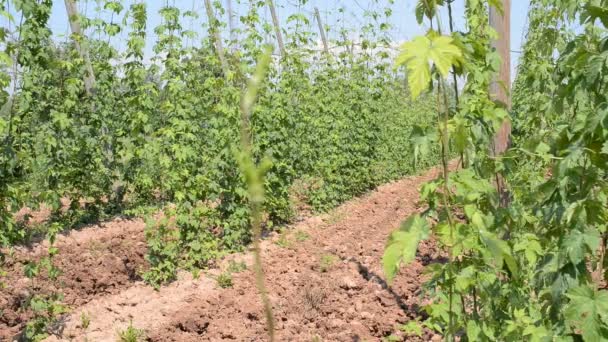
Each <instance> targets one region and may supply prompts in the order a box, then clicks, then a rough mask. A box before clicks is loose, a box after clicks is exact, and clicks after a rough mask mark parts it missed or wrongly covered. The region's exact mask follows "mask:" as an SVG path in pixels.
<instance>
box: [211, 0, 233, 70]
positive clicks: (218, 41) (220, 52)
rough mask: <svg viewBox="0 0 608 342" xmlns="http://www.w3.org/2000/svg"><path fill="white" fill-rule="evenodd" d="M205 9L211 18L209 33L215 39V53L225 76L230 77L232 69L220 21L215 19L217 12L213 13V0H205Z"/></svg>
mask: <svg viewBox="0 0 608 342" xmlns="http://www.w3.org/2000/svg"><path fill="white" fill-rule="evenodd" d="M205 10H206V11H207V18H208V19H209V35H211V39H212V40H213V45H214V46H215V53H217V58H218V59H219V60H220V64H221V66H222V72H223V73H224V77H228V72H229V70H230V69H229V68H228V62H226V56H225V55H224V45H223V44H222V36H221V34H220V30H219V29H218V27H217V25H218V22H217V19H215V14H214V13H213V7H212V6H211V0H205Z"/></svg>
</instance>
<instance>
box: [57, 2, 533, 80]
mask: <svg viewBox="0 0 608 342" xmlns="http://www.w3.org/2000/svg"><path fill="white" fill-rule="evenodd" d="M96 1H97V3H103V1H101V0H89V1H88V2H85V1H83V0H80V1H79V8H80V12H81V14H85V15H87V16H88V17H96V16H101V17H102V18H103V19H104V20H106V21H109V20H110V19H111V18H110V16H109V15H104V14H98V13H96V11H95V7H96V6H98V5H97V4H96ZM220 1H221V3H222V4H223V5H224V4H225V3H226V0H220ZM133 2H135V1H134V0H123V3H124V5H125V7H128V5H130V4H131V3H133ZM240 2H242V3H240ZM146 3H147V5H148V43H147V46H146V52H147V53H148V54H150V55H152V46H153V44H154V39H155V37H154V36H155V35H154V31H153V30H154V27H155V26H157V25H159V24H160V23H161V18H160V15H159V14H158V10H159V9H160V8H161V7H163V6H166V5H171V6H176V7H178V8H180V9H181V10H183V11H186V10H194V11H196V12H198V13H199V15H200V17H199V18H198V19H184V22H182V26H183V27H184V29H190V30H193V31H196V32H198V33H199V38H200V37H204V36H205V35H206V21H207V18H206V15H205V8H204V2H203V0H149V1H146ZM232 3H233V10H234V11H235V12H236V18H235V19H234V22H235V23H237V27H238V26H239V25H240V22H239V20H238V14H244V13H246V11H247V6H248V5H247V2H246V1H242V0H241V1H239V0H232ZM416 3H417V0H395V1H394V4H393V5H392V6H390V7H391V8H392V10H393V15H392V17H391V19H390V21H389V23H390V24H391V26H392V28H391V30H390V35H391V37H392V39H393V40H394V41H395V42H402V41H406V40H408V39H411V38H413V37H415V36H416V35H420V34H423V33H424V32H426V30H428V28H429V27H428V24H423V25H418V23H417V22H416V17H415V14H414V9H415V6H416ZM464 3H465V0H455V1H454V3H453V5H452V6H453V17H454V21H455V29H456V30H463V29H464ZM275 4H276V6H277V8H278V12H279V19H280V21H281V23H282V25H283V26H284V27H285V26H286V25H287V23H286V21H287V18H288V17H289V16H290V15H291V14H294V13H298V12H299V13H302V14H303V15H305V16H306V17H308V18H309V20H310V23H309V28H308V29H309V30H310V31H312V32H315V33H316V32H318V30H317V23H316V21H314V19H313V11H314V8H315V7H318V8H319V11H320V13H321V17H322V20H323V21H324V24H325V25H326V26H328V27H329V31H328V38H329V39H330V40H331V39H338V38H339V32H340V30H341V29H342V28H343V27H344V28H346V29H347V30H348V32H350V36H351V37H356V36H357V35H358V30H360V28H361V27H363V26H364V25H365V24H366V23H368V22H369V21H370V20H371V19H370V18H369V16H366V13H367V12H369V11H372V10H376V11H378V12H381V13H382V12H384V8H385V7H387V6H388V0H380V1H379V4H377V5H374V4H373V3H372V1H369V0H309V1H307V3H306V4H304V5H300V6H298V0H275ZM511 6H512V9H511V50H512V53H511V72H512V74H513V76H514V73H515V67H516V65H517V59H518V57H519V55H520V53H519V51H520V50H521V45H522V40H523V39H524V38H525V37H524V36H525V33H526V32H525V30H526V26H527V10H528V6H529V0H512V4H511ZM224 7H225V6H224ZM260 15H261V17H262V18H263V19H265V20H267V21H270V20H271V18H270V14H269V12H268V10H267V9H265V10H264V12H263V13H261V14H260ZM440 18H441V21H442V26H443V28H444V30H445V29H447V27H448V24H447V21H448V16H447V11H446V10H445V9H444V10H443V11H442V12H441V14H440ZM220 19H221V20H222V21H223V22H227V20H228V18H227V15H224V16H223V17H221V18H220ZM121 20H122V17H120V18H113V21H114V22H120V21H121ZM50 26H51V29H52V30H53V34H54V35H55V36H57V37H58V38H59V39H67V38H66V37H67V34H68V33H69V24H68V20H67V15H66V12H65V6H64V1H62V0H55V1H54V4H53V12H52V15H51V22H50ZM224 38H228V37H227V34H224ZM268 39H271V37H269V38H268ZM111 42H112V43H113V44H114V45H115V46H117V47H118V48H119V49H123V48H124V44H125V42H126V33H122V34H119V35H118V36H117V37H113V38H112V40H111ZM512 79H514V77H512Z"/></svg>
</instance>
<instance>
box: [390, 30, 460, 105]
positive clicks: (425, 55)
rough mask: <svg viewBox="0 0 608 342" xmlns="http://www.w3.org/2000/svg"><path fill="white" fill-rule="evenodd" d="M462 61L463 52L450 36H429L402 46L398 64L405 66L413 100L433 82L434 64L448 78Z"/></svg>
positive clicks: (415, 39)
mask: <svg viewBox="0 0 608 342" xmlns="http://www.w3.org/2000/svg"><path fill="white" fill-rule="evenodd" d="M461 59H462V51H461V50H460V48H458V46H456V45H455V44H454V43H453V39H452V38H451V37H448V36H439V35H435V34H431V33H429V34H427V35H426V36H419V37H416V38H414V39H413V40H412V41H409V42H406V43H404V44H403V45H402V46H401V53H400V54H399V56H397V60H396V63H397V64H398V65H405V66H406V67H407V70H408V73H407V75H408V76H407V77H408V84H409V86H410V90H411V92H412V98H414V99H415V98H417V97H418V96H419V95H420V93H421V92H422V91H423V90H425V89H426V88H427V87H428V86H429V83H430V82H431V67H430V65H429V63H432V64H433V65H434V66H435V67H436V68H437V70H438V71H439V73H440V74H441V75H442V76H444V77H445V76H447V75H448V73H449V70H450V67H451V66H452V65H457V64H459V63H460V61H461Z"/></svg>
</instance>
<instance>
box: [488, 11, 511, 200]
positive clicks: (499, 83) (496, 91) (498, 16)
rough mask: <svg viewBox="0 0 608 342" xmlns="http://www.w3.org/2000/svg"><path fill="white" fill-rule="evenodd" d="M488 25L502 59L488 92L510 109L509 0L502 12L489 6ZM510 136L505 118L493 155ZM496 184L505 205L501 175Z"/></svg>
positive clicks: (505, 191)
mask: <svg viewBox="0 0 608 342" xmlns="http://www.w3.org/2000/svg"><path fill="white" fill-rule="evenodd" d="M490 26H492V27H493V28H494V29H495V30H496V32H497V33H498V39H497V40H496V41H494V42H493V45H494V47H495V48H496V51H497V52H498V54H499V55H500V58H501V61H502V62H501V65H500V69H499V71H498V75H497V77H496V79H495V80H494V81H493V82H492V83H491V84H490V94H491V96H492V99H493V100H495V101H496V102H499V103H502V104H503V105H504V106H505V107H506V108H507V109H511V95H510V92H511V91H510V89H511V0H502V12H501V11H500V10H498V9H497V8H495V7H494V6H490ZM510 136H511V122H510V121H509V120H506V121H505V122H504V123H503V124H502V126H501V127H500V128H499V130H498V132H496V135H495V136H494V141H493V146H492V149H493V150H492V151H491V152H492V154H493V155H494V156H498V155H500V154H502V153H504V152H505V151H506V150H507V148H508V147H509V144H510ZM496 186H497V190H498V193H499V194H500V198H501V204H502V205H507V204H508V201H509V199H508V198H509V196H508V193H507V190H506V189H505V184H504V179H503V177H502V176H501V175H497V176H496Z"/></svg>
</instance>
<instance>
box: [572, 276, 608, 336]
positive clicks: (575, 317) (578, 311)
mask: <svg viewBox="0 0 608 342" xmlns="http://www.w3.org/2000/svg"><path fill="white" fill-rule="evenodd" d="M567 296H568V298H570V303H569V304H568V306H567V307H566V310H565V311H564V316H565V318H566V320H567V321H568V323H569V324H570V325H571V326H573V327H574V328H575V329H577V330H578V332H580V333H581V334H582V335H583V339H584V340H585V341H592V342H595V341H604V340H606V339H608V326H607V325H606V322H608V291H595V290H593V289H591V288H590V287H589V286H579V287H575V288H573V289H571V290H570V291H568V294H567Z"/></svg>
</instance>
